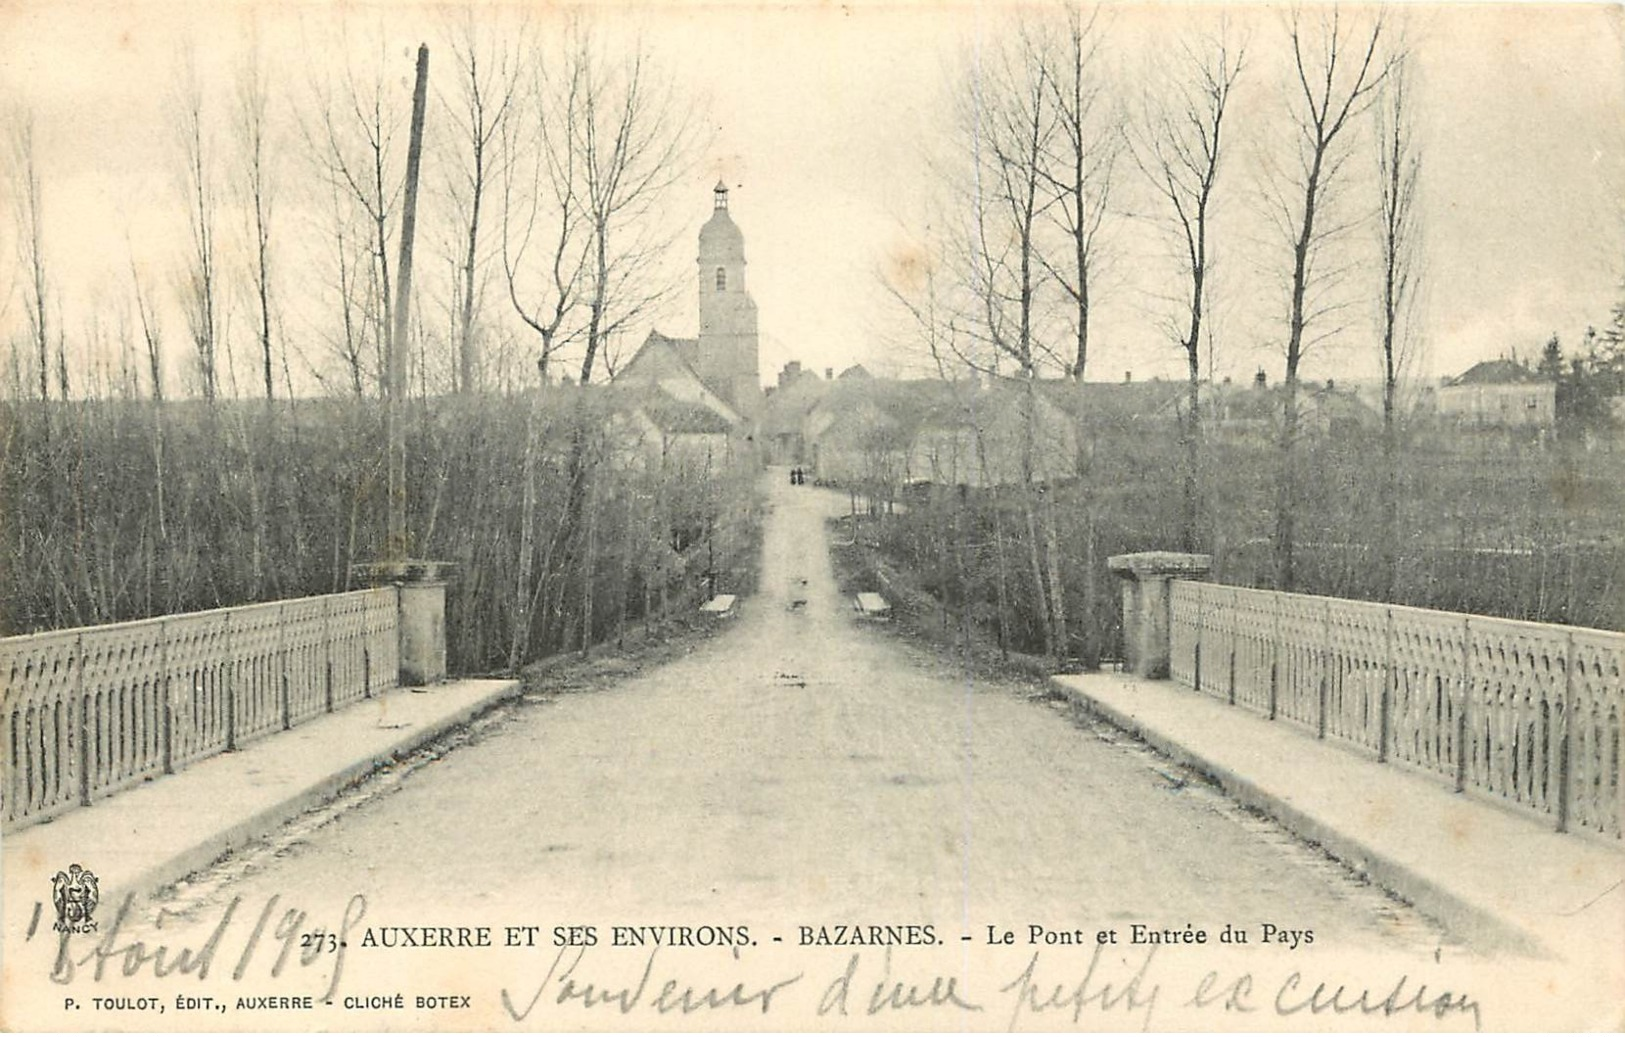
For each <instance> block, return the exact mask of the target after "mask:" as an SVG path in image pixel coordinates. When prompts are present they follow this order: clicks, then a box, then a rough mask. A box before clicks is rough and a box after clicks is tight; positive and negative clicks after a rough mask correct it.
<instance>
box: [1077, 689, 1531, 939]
mask: <svg viewBox="0 0 1625 1037" xmlns="http://www.w3.org/2000/svg"><path fill="white" fill-rule="evenodd" d="M1047 683H1048V684H1049V687H1050V688H1051V689H1052V690H1054V691H1056V692H1057V693H1059V694H1061V695H1063V696H1065V697H1066V698H1067V700H1069V701H1071V702H1073V703H1075V704H1076V705H1078V706H1079V707H1081V708H1083V709H1085V710H1087V711H1088V712H1090V713H1092V714H1094V715H1095V716H1098V717H1099V718H1101V719H1102V720H1104V721H1106V722H1107V723H1109V724H1111V725H1112V726H1113V727H1116V728H1119V729H1121V730H1122V731H1124V732H1125V733H1126V734H1129V735H1131V736H1132V737H1134V738H1136V739H1139V740H1140V741H1142V742H1144V743H1145V744H1147V745H1149V746H1150V747H1151V748H1153V749H1155V750H1156V751H1157V752H1159V753H1162V754H1163V755H1165V756H1168V757H1169V758H1171V759H1173V760H1174V761H1175V762H1177V763H1180V764H1183V765H1185V766H1187V767H1190V768H1191V769H1192V770H1195V771H1197V772H1198V773H1200V774H1202V775H1204V776H1206V777H1207V778H1209V779H1210V780H1212V781H1213V782H1214V783H1215V784H1217V785H1218V786H1219V788H1221V789H1222V790H1223V791H1224V792H1225V794H1226V795H1228V796H1229V797H1230V798H1232V799H1234V800H1236V801H1237V802H1238V803H1240V804H1241V805H1242V806H1244V807H1248V808H1250V809H1253V810H1256V811H1258V812H1260V813H1262V814H1264V815H1266V816H1268V817H1270V818H1272V819H1274V820H1275V821H1277V822H1278V823H1280V824H1281V825H1282V826H1283V827H1285V828H1286V829H1287V830H1288V831H1290V832H1291V833H1292V834H1293V835H1295V836H1297V837H1298V838H1300V839H1303V840H1305V841H1307V842H1309V843H1312V844H1314V845H1316V846H1318V847H1319V848H1321V849H1322V850H1324V851H1325V852H1326V853H1327V854H1329V855H1331V856H1332V857H1333V858H1335V859H1337V860H1338V861H1340V862H1341V863H1343V864H1344V865H1347V866H1348V867H1349V868H1351V869H1353V870H1354V871H1355V872H1356V873H1358V874H1360V875H1362V876H1364V877H1365V878H1367V879H1369V880H1370V881H1371V882H1373V883H1375V884H1376V885H1378V886H1380V887H1382V888H1383V889H1385V890H1387V891H1388V892H1390V893H1393V894H1394V895H1395V896H1398V897H1399V898H1401V899H1402V900H1405V901H1406V902H1408V903H1410V904H1411V905H1413V906H1414V907H1416V908H1417V910H1419V911H1421V912H1423V913H1424V914H1427V915H1430V916H1432V917H1433V918H1435V919H1437V920H1438V921H1440V922H1442V923H1443V924H1444V925H1445V927H1446V928H1447V929H1448V930H1449V931H1450V932H1452V933H1454V934H1456V935H1458V936H1460V937H1462V938H1464V939H1466V940H1468V941H1469V942H1472V943H1478V942H1483V943H1486V944H1491V945H1494V946H1497V947H1501V948H1505V949H1507V950H1510V951H1513V952H1514V953H1518V954H1523V955H1526V956H1532V957H1552V952H1551V950H1550V948H1548V947H1547V946H1546V944H1545V943H1544V942H1543V941H1542V940H1541V939H1540V938H1539V937H1537V936H1536V935H1534V934H1533V933H1531V932H1529V931H1528V930H1527V929H1526V928H1525V927H1524V926H1522V925H1521V924H1519V923H1518V922H1516V921H1514V920H1511V919H1508V918H1506V917H1505V916H1504V915H1503V914H1501V913H1500V912H1497V911H1495V910H1494V909H1492V908H1490V907H1487V906H1485V905H1483V904H1479V903H1475V902H1474V901H1473V900H1472V899H1471V898H1469V897H1467V896H1465V895H1463V894H1462V893H1460V892H1459V891H1457V890H1454V889H1450V888H1448V887H1447V886H1445V885H1443V884H1441V883H1440V882H1437V881H1435V880H1433V879H1431V878H1429V877H1428V876H1426V875H1423V874H1421V873H1420V872H1419V871H1417V870H1416V869H1415V868H1413V867H1411V866H1410V865H1408V864H1407V863H1406V862H1404V861H1402V860H1399V859H1397V858H1395V857H1391V856H1388V855H1385V854H1383V853H1381V852H1379V851H1377V850H1376V849H1374V848H1373V847H1372V846H1371V845H1370V844H1369V843H1368V842H1367V841H1366V840H1364V839H1362V838H1361V836H1360V835H1359V834H1358V833H1357V832H1355V831H1351V830H1350V829H1349V828H1348V826H1346V825H1339V824H1338V823H1337V821H1335V820H1333V819H1331V818H1328V817H1323V816H1317V815H1316V814H1315V813H1313V812H1312V811H1311V810H1308V809H1304V808H1301V807H1299V806H1298V805H1296V804H1294V803H1293V802H1291V800H1290V798H1289V797H1288V795H1286V794H1284V793H1279V792H1276V791H1273V790H1271V789H1267V788H1264V787H1262V786H1260V785H1259V784H1257V783H1256V782H1254V781H1252V780H1250V779H1248V778H1247V777H1245V776H1244V775H1242V774H1240V773H1238V772H1237V771H1236V770H1235V769H1233V768H1232V767H1229V766H1226V765H1224V764H1221V763H1219V762H1217V761H1216V760H1214V759H1212V758H1211V757H1209V756H1208V755H1206V754H1204V753H1203V752H1202V751H1201V750H1200V749H1198V748H1195V747H1193V746H1191V745H1188V744H1186V743H1184V742H1181V741H1179V740H1177V739H1175V738H1174V737H1172V736H1170V735H1168V734H1167V733H1165V732H1163V731H1160V730H1158V729H1157V728H1156V727H1155V726H1154V725H1152V724H1149V723H1146V722H1143V721H1142V720H1141V719H1140V718H1139V717H1137V716H1135V715H1134V714H1133V713H1132V712H1130V711H1128V710H1125V709H1123V708H1121V707H1119V706H1117V705H1115V704H1113V703H1110V702H1107V701H1105V700H1103V699H1101V698H1098V697H1096V696H1093V695H1091V694H1089V692H1088V691H1086V690H1084V689H1082V688H1078V687H1075V686H1072V685H1070V684H1068V683H1066V682H1064V681H1062V680H1059V679H1057V678H1056V677H1055V676H1051V677H1050V678H1049V679H1048V682H1047Z"/></svg>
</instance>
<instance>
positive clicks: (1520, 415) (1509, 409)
mask: <svg viewBox="0 0 1625 1037" xmlns="http://www.w3.org/2000/svg"><path fill="white" fill-rule="evenodd" d="M1433 403H1434V407H1435V409H1436V411H1437V413H1438V415H1439V418H1440V419H1441V420H1442V421H1445V422H1448V423H1452V424H1456V425H1460V426H1465V427H1468V428H1503V429H1550V428H1551V427H1552V426H1553V425H1554V424H1555V423H1556V421H1557V383H1556V382H1553V381H1551V380H1550V379H1546V378H1542V377H1541V376H1540V375H1539V374H1537V373H1535V372H1534V371H1531V370H1530V369H1529V368H1527V367H1525V366H1524V365H1523V364H1520V363H1518V362H1517V361H1516V360H1485V361H1483V362H1482V363H1478V364H1474V365H1473V366H1472V367H1470V368H1468V369H1467V370H1466V371H1465V372H1463V373H1462V374H1460V375H1458V376H1456V377H1455V378H1452V379H1450V380H1449V381H1447V382H1446V383H1445V384H1443V385H1441V386H1440V387H1439V388H1438V390H1437V391H1436V392H1435V393H1434V394H1433Z"/></svg>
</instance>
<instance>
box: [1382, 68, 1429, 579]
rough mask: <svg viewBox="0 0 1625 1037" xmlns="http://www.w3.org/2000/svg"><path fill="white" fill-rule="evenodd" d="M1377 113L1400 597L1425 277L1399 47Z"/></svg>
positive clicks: (1386, 394)
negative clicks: (1404, 434)
mask: <svg viewBox="0 0 1625 1037" xmlns="http://www.w3.org/2000/svg"><path fill="white" fill-rule="evenodd" d="M1376 113H1377V145H1378V146H1377V173H1378V177H1379V180H1380V188H1381V208H1380V210H1379V216H1380V219H1381V226H1380V231H1379V245H1380V250H1381V262H1382V468H1383V479H1382V529H1381V531H1380V537H1381V543H1382V548H1381V556H1382V584H1381V586H1382V595H1383V600H1384V601H1393V600H1394V591H1395V583H1396V578H1397V569H1398V556H1397V546H1398V541H1399V456H1398V455H1399V429H1398V413H1397V411H1398V393H1399V381H1400V378H1401V377H1402V376H1403V374H1404V372H1405V369H1406V367H1407V365H1408V362H1409V361H1410V359H1411V351H1412V346H1413V345H1414V333H1415V326H1414V322H1413V320H1412V317H1413V315H1414V309H1415V306H1416V302H1417V294H1418V287H1419V280H1420V277H1421V273H1422V269H1421V254H1420V244H1421V242H1420V238H1421V226H1420V216H1419V214H1418V212H1417V207H1416V200H1417V188H1418V184H1419V182H1420V178H1421V173H1422V152H1421V147H1420V145H1419V143H1418V142H1417V139H1416V127H1415V113H1414V95H1413V92H1412V81H1411V74H1410V62H1409V60H1408V58H1407V56H1406V54H1405V53H1404V51H1403V50H1402V49H1400V50H1398V51H1397V52H1396V55H1395V57H1394V59H1393V63H1392V65H1391V67H1390V68H1389V70H1388V78H1387V82H1386V83H1385V84H1384V86H1383V96H1382V100H1381V103H1380V104H1378V105H1377V106H1376Z"/></svg>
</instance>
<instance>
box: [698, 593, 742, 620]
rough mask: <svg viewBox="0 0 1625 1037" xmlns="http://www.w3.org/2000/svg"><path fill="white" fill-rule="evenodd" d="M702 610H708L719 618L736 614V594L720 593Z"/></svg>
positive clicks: (702, 606) (701, 607) (701, 609)
mask: <svg viewBox="0 0 1625 1037" xmlns="http://www.w3.org/2000/svg"><path fill="white" fill-rule="evenodd" d="M700 611H701V612H708V613H710V614H711V615H713V616H716V617H717V618H718V619H727V618H728V617H729V616H732V615H733V614H734V596H733V595H732V594H718V595H717V596H716V597H714V598H712V599H711V600H710V601H708V602H706V603H705V604H704V605H701V606H700Z"/></svg>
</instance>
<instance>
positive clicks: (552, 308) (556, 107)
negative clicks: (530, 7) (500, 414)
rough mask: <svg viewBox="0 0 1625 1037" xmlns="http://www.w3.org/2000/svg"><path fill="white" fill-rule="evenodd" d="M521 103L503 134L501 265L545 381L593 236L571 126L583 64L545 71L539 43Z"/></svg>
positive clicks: (562, 341) (563, 337) (565, 337)
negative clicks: (534, 341) (536, 343)
mask: <svg viewBox="0 0 1625 1037" xmlns="http://www.w3.org/2000/svg"><path fill="white" fill-rule="evenodd" d="M528 60H529V64H530V67H531V73H532V74H531V75H530V76H529V77H528V81H527V89H526V92H525V94H524V96H523V98H522V101H523V105H522V109H521V110H520V111H519V112H518V113H516V114H515V115H514V117H512V118H509V119H507V120H505V121H504V122H503V124H502V127H501V133H502V159H501V164H502V176H501V184H502V269H503V274H504V277H505V280H506V282H507V287H508V299H509V301H510V302H511V303H512V304H513V308H514V312H515V313H517V314H518V315H519V319H520V320H522V321H524V323H525V324H526V326H528V327H529V328H531V330H533V331H535V332H536V334H537V335H538V336H540V338H541V347H540V349H539V350H538V352H537V355H536V370H537V374H538V376H539V377H540V380H541V382H542V384H544V385H545V384H546V383H547V380H548V369H549V366H550V365H551V363H552V360H553V357H554V355H555V354H556V353H557V352H559V351H560V350H561V349H563V348H564V347H565V346H566V345H568V344H569V343H570V342H571V341H572V339H573V336H572V335H569V334H561V333H562V332H563V331H564V326H565V321H566V320H567V319H568V318H569V316H570V314H571V313H572V312H573V311H574V310H575V309H576V307H577V306H578V305H579V302H580V297H581V292H582V287H583V283H584V280H585V276H586V270H587V257H588V255H589V247H590V243H591V238H590V237H589V235H587V234H586V233H585V230H584V228H585V226H586V214H585V210H584V208H583V207H582V205H581V200H580V199H581V191H582V188H581V178H582V167H583V165H584V163H583V162H582V161H581V156H580V154H579V153H578V152H577V151H576V150H575V148H574V147H572V139H571V135H570V127H571V126H572V125H573V124H574V123H575V121H576V119H577V118H578V110H579V109H580V107H581V106H582V105H583V104H584V103H585V99H584V97H583V94H582V86H583V84H582V71H583V69H582V66H581V64H580V63H566V64H565V67H564V69H563V71H562V73H561V74H559V75H556V76H553V75H549V74H548V67H549V62H548V61H547V60H546V58H545V56H544V55H543V54H542V53H541V51H540V50H539V49H537V50H534V51H532V52H531V54H530V56H529V59H528Z"/></svg>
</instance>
